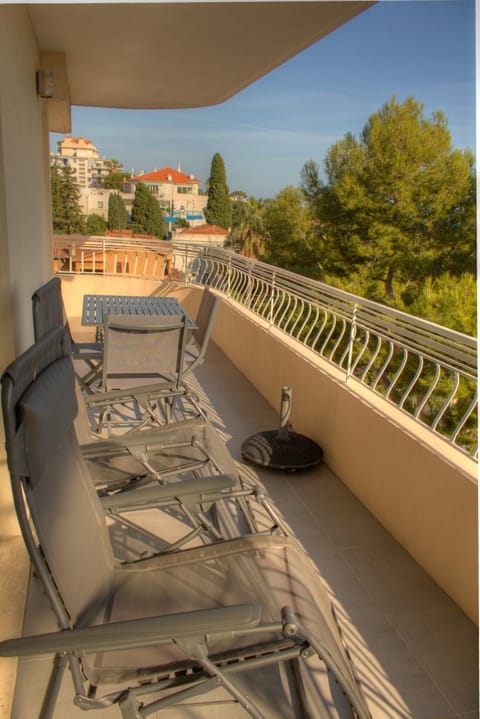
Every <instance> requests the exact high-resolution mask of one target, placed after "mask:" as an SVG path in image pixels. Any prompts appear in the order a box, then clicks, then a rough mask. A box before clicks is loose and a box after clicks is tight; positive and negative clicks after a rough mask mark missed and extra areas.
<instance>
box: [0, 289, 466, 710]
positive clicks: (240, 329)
mask: <svg viewBox="0 0 480 719" xmlns="http://www.w3.org/2000/svg"><path fill="white" fill-rule="evenodd" d="M116 282H122V280H121V279H120V278H114V279H110V280H107V279H104V280H103V281H102V278H87V277H75V278H74V277H64V278H63V292H64V299H65V303H66V306H67V311H68V314H69V317H70V320H71V324H72V328H73V330H74V334H76V335H77V336H78V335H79V334H80V335H81V334H82V333H85V334H84V337H85V338H86V337H87V333H86V330H85V328H82V327H81V325H80V308H81V297H82V295H83V294H84V293H88V292H105V293H109V292H112V293H118V290H117V288H116V286H115V283H116ZM124 282H125V280H123V284H124ZM129 283H131V284H132V287H131V290H132V291H131V294H142V293H146V294H147V293H148V294H150V293H151V292H153V291H154V292H156V293H158V292H161V293H164V294H169V295H171V294H175V295H177V296H178V298H179V299H180V300H181V301H182V303H183V304H184V305H185V307H186V308H187V309H188V310H189V312H191V314H193V315H194V314H195V312H196V309H197V306H198V303H199V298H200V292H201V288H198V287H194V286H188V285H179V286H175V285H173V284H172V283H164V285H160V286H159V285H158V282H156V283H153V282H152V283H151V287H150V286H147V285H148V283H145V281H144V282H143V285H142V287H143V292H142V291H140V289H139V283H140V281H138V286H137V281H135V280H129ZM134 284H135V287H134V286H133V285H134ZM222 299H223V301H222V303H221V307H220V311H219V315H218V316H217V321H216V325H215V329H214V335H213V338H214V342H213V343H212V344H211V345H210V349H209V352H208V355H207V360H206V362H205V364H204V365H203V366H202V367H201V368H200V369H199V370H198V371H197V373H196V387H195V389H196V392H197V393H198V395H199V396H200V398H201V399H202V401H204V402H205V403H206V405H207V407H208V414H209V417H210V419H211V421H212V422H213V424H214V426H215V427H216V429H217V430H218V431H219V432H220V434H221V436H222V437H223V438H224V439H225V442H226V445H227V447H228V449H229V450H230V452H231V453H232V455H233V456H234V458H235V460H236V461H237V462H238V463H239V464H240V465H241V466H242V471H243V472H245V473H249V474H255V475H257V476H258V479H259V480H260V481H261V482H262V483H264V484H265V486H266V488H267V489H268V491H269V492H270V493H271V495H272V497H273V498H274V500H275V501H276V503H277V505H278V507H279V508H280V510H281V511H282V513H283V514H284V516H285V517H286V519H287V521H288V523H289V524H290V526H291V527H292V529H293V530H294V531H295V533H296V534H297V536H298V537H299V539H300V540H301V541H302V543H303V544H304V546H305V547H306V549H307V551H308V552H309V554H310V556H311V558H312V560H313V561H314V563H315V564H316V566H317V568H318V570H319V572H320V574H321V575H322V577H323V579H324V581H325V583H326V586H327V589H328V592H329V594H330V596H331V599H332V602H333V604H334V606H335V608H336V610H337V614H338V616H339V620H340V623H341V626H342V630H343V634H344V638H345V641H346V643H347V645H348V647H349V649H350V651H351V654H352V657H353V660H354V662H355V664H356V667H357V670H358V673H359V676H360V679H361V681H362V684H363V687H364V690H365V694H366V696H367V700H368V704H369V707H370V709H371V712H372V716H373V718H374V719H377V718H378V719H380V717H381V718H383V717H389V718H391V719H396V718H398V719H400V718H402V719H407V718H408V717H412V719H430V718H432V719H433V718H434V717H435V719H453V718H454V717H463V719H473V718H474V717H477V716H478V668H477V667H478V662H477V658H478V640H477V630H476V625H475V623H474V622H473V621H472V619H475V614H476V606H477V605H476V601H477V600H476V588H477V580H476V567H477V560H476V549H477V540H476V484H475V479H474V470H473V464H474V463H473V460H470V459H468V458H466V457H464V456H460V454H459V453H458V451H454V450H452V449H451V448H447V447H446V446H445V443H444V442H443V443H442V441H441V440H439V439H438V440H437V439H435V438H432V437H428V436H427V435H425V434H424V435H422V434H421V433H418V432H417V434H416V435H415V433H414V432H413V431H412V427H410V426H408V423H406V422H404V423H403V426H401V425H402V422H401V421H400V420H399V417H398V416H397V415H396V414H395V412H393V411H391V412H390V414H389V415H388V414H387V413H385V411H384V409H385V408H384V407H382V406H381V402H377V403H375V402H373V401H372V399H371V398H369V397H366V396H364V395H362V392H361V391H360V389H359V388H357V387H353V388H352V387H345V386H343V385H342V384H341V382H340V381H339V379H338V377H336V376H335V373H334V372H333V371H331V372H330V374H329V375H328V373H325V368H324V367H319V366H318V363H314V362H313V361H312V358H311V357H310V356H309V355H308V353H306V352H305V351H304V350H301V349H300V348H299V347H297V346H295V343H293V342H289V341H288V340H287V338H286V337H283V336H282V337H280V336H275V333H274V332H272V329H271V328H267V327H265V326H262V323H261V322H260V321H259V320H258V318H256V317H254V316H253V315H252V313H249V312H248V310H245V309H244V308H242V307H240V306H238V305H237V304H236V303H235V302H232V301H229V300H226V299H225V298H222ZM89 331H90V330H89ZM285 384H289V385H291V386H292V387H293V392H294V397H293V412H292V416H291V421H292V424H293V428H294V430H296V431H298V432H302V433H305V434H307V435H309V436H313V437H314V439H316V440H317V441H318V442H319V443H321V445H322V447H323V449H324V451H325V461H324V463H323V464H322V465H321V466H320V467H317V468H315V469H313V470H310V471H308V472H304V473H297V474H294V475H287V474H285V473H283V472H281V471H274V470H264V469H260V468H258V467H256V466H255V467H253V466H252V465H247V464H245V462H244V461H243V460H242V458H241V453H240V447H241V443H242V442H243V440H244V439H245V438H246V437H247V436H249V435H251V434H253V433H256V432H259V431H262V430H265V429H272V428H273V427H275V426H277V424H278V409H279V408H278V403H279V399H280V388H281V386H282V385H285ZM442 450H444V451H442ZM3 550H4V551H3V554H4V556H5V565H4V566H5V567H7V566H8V563H9V562H10V563H13V564H14V566H17V565H18V563H19V562H20V564H23V566H25V561H24V555H23V551H22V550H21V548H20V547H19V546H18V543H17V544H16V543H15V540H11V541H10V543H9V544H4V545H3ZM6 575H8V573H7V572H4V576H6ZM7 592H8V594H10V595H11V596H13V594H12V592H11V591H9V590H8V588H7V587H5V588H4V594H3V596H4V598H5V597H6V600H7V601H6V603H7V605H8V603H9V602H8V599H9V597H8V594H7ZM19 593H20V594H21V593H22V588H21V586H20V587H19ZM13 602H14V603H15V608H16V610H17V612H16V613H17V615H18V606H19V602H18V598H17V599H13ZM6 612H7V613H6V614H3V613H2V616H4V620H5V621H6V622H7V623H8V624H9V626H10V627H11V629H10V631H11V632H12V631H13V632H15V631H17V630H16V629H15V628H13V629H12V627H14V624H15V621H17V625H18V617H17V620H15V616H14V615H15V612H14V611H13V609H12V608H10V610H8V607H7V609H6ZM467 615H468V616H467ZM45 621H47V623H48V622H51V621H52V617H51V615H50V614H49V612H48V609H47V608H46V606H45V600H44V598H43V597H42V596H40V595H39V594H38V592H37V591H36V587H35V583H33V584H31V586H30V593H29V602H28V605H27V623H28V624H29V626H30V628H31V629H32V628H38V627H42V630H43V628H44V627H45ZM6 634H7V631H6V629H4V630H2V636H6ZM49 666H50V665H49V664H47V663H45V664H43V665H42V664H41V663H39V662H38V661H37V660H36V661H35V662H33V661H28V660H25V661H22V663H21V665H20V671H19V673H18V680H17V688H16V698H15V704H14V709H13V711H12V712H11V714H10V713H8V711H9V710H8V711H7V713H4V715H3V716H5V717H8V716H11V717H18V718H19V717H24V716H34V715H35V714H34V713H32V710H33V709H34V707H35V704H36V702H38V700H39V697H40V691H41V689H42V686H43V681H44V680H45V677H46V676H47V675H48V670H49ZM3 667H4V669H5V671H4V673H3V676H4V679H5V677H8V671H9V667H10V669H11V665H7V662H4V664H3ZM7 681H8V679H7ZM69 681H70V679H69V677H68V676H67V677H66V679H65V681H64V686H63V688H62V693H61V698H60V703H59V705H58V710H57V713H56V715H55V716H56V719H57V718H58V719H63V718H64V717H65V718H67V717H68V719H70V717H73V716H76V714H77V713H78V714H79V715H80V710H79V709H76V708H74V707H73V705H72V704H71V692H70V686H69V683H68V682H69ZM0 694H1V692H0ZM5 696H6V695H5ZM30 702H32V703H33V704H30ZM212 711H213V710H212ZM0 716H2V715H1V711H0ZM103 716H105V719H107V717H110V716H111V717H114V716H117V710H116V709H115V708H111V709H108V710H105V712H104V713H103ZM172 716H178V717H181V716H183V715H182V711H181V710H179V711H178V713H175V714H172ZM212 716H216V715H215V714H213V715H212ZM219 716H220V715H219Z"/></svg>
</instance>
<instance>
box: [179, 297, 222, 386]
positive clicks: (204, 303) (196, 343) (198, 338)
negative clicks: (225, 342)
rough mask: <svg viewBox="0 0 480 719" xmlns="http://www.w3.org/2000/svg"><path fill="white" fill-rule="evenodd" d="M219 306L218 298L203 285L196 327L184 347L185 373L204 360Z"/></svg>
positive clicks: (191, 370)
mask: <svg viewBox="0 0 480 719" xmlns="http://www.w3.org/2000/svg"><path fill="white" fill-rule="evenodd" d="M219 306H220V298H219V297H217V296H216V295H214V294H213V292H211V291H210V290H209V289H208V287H205V289H204V290H203V295H202V300H201V302H200V307H199V308H198V312H197V316H196V318H195V324H196V328H195V329H194V330H193V332H192V339H193V342H190V343H189V344H188V345H187V348H186V364H185V371H184V374H185V375H189V374H190V373H191V372H194V371H195V370H196V369H197V368H198V367H199V366H200V365H201V364H202V363H203V362H204V360H205V353H206V351H207V347H208V343H209V341H210V336H211V334H212V330H213V324H214V322H215V318H216V315H217V312H218V308H219Z"/></svg>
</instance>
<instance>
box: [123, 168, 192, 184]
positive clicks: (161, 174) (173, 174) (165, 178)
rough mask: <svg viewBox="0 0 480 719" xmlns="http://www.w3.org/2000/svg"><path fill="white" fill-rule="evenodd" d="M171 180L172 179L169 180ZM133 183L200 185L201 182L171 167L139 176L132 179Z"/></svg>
mask: <svg viewBox="0 0 480 719" xmlns="http://www.w3.org/2000/svg"><path fill="white" fill-rule="evenodd" d="M169 178H170V179H169ZM130 181H131V182H173V183H174V184H175V185H194V184H197V185H198V184H200V180H197V178H196V177H193V179H192V177H191V176H190V175H186V174H185V173H184V172H179V171H178V170H174V169H173V168H171V167H163V168H162V169H161V170H155V172H148V173H146V174H144V175H137V176H136V177H132V178H131V180H130Z"/></svg>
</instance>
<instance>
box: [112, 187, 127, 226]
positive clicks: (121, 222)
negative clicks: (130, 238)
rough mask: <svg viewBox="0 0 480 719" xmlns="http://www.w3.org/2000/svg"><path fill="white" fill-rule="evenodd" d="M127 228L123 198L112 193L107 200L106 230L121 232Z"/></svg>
mask: <svg viewBox="0 0 480 719" xmlns="http://www.w3.org/2000/svg"><path fill="white" fill-rule="evenodd" d="M126 226H127V209H126V207H125V203H124V201H123V198H122V197H120V195H119V194H118V193H117V192H112V194H111V195H110V197H109V198H108V229H109V230H123V229H124V228H125V227H126Z"/></svg>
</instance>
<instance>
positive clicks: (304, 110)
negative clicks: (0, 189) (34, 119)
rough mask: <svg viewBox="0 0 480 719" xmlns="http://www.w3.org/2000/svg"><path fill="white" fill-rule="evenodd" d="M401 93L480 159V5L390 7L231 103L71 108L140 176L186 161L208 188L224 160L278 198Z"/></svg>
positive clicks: (452, 2) (253, 191)
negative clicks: (479, 16)
mask: <svg viewBox="0 0 480 719" xmlns="http://www.w3.org/2000/svg"><path fill="white" fill-rule="evenodd" d="M246 47H247V46H246ZM392 95H395V96H396V97H397V99H398V100H399V101H403V100H404V99H405V98H406V97H408V96H409V95H412V96H413V97H414V98H415V99H416V100H419V101H420V102H421V103H423V105H424V108H425V109H424V113H425V116H426V117H430V116H431V114H432V112H433V111H435V110H442V111H443V112H444V113H445V115H446V116H447V119H448V126H449V129H450V132H451V135H452V142H453V145H454V146H455V147H458V148H461V149H463V148H465V147H470V148H471V149H475V0H441V1H437V0H426V1H423V0H419V1H411V0H404V1H401V2H397V1H395V0H392V1H384V2H381V3H379V4H377V5H375V6H373V7H371V8H369V9H368V10H366V11H365V12H363V13H362V14H360V15H359V16H357V17H356V18H354V19H353V20H351V21H350V22H349V23H347V24H346V25H345V26H343V27H341V28H339V29H338V30H336V31H335V32H333V33H332V34H331V35H329V36H328V37H326V38H324V39H323V40H321V41H320V42H319V43H317V44H316V45H314V46H312V47H310V48H309V49H307V50H306V51H304V52H303V53H301V54H300V55H298V56H297V57H295V58H293V59H292V60H290V61H289V62H288V63H286V64H285V65H283V66H281V67H279V68H277V69H276V70H274V71H273V72H271V73H269V74H268V75H267V76H265V77H264V78H262V79H260V80H259V81H257V82H256V83H255V84H253V85H251V86H250V87H249V88H246V89H245V90H243V91H242V92H241V93H239V94H238V95H236V96H235V97H233V98H232V99H231V100H229V101H227V102H226V103H223V104H222V105H217V106H215V107H210V108H202V109H198V110H155V111H154V110H148V111H140V110H106V109H98V108H80V107H74V108H73V109H72V134H73V135H74V136H83V137H87V138H89V139H90V140H92V142H93V143H94V144H95V145H96V146H97V148H98V150H99V152H100V154H101V155H103V156H106V157H110V158H111V157H113V158H116V159H118V160H120V161H121V162H122V163H123V164H124V167H125V169H126V170H128V171H130V170H131V169H132V168H133V169H134V171H135V172H136V173H137V172H139V171H140V170H141V169H143V170H145V172H148V171H152V170H153V169H154V167H157V168H160V167H165V166H172V167H175V168H176V167H177V165H178V163H179V162H181V167H182V170H184V171H185V172H188V173H190V172H193V173H194V174H195V175H196V176H197V177H198V178H200V179H201V180H206V179H207V178H208V175H209V172H210V163H211V159H212V156H213V154H214V153H215V152H219V153H220V154H221V155H222V157H223V159H224V161H225V165H226V170H227V179H228V184H229V186H230V189H231V190H244V191H245V192H247V193H248V194H249V195H254V196H256V197H273V196H274V195H275V194H276V193H278V192H279V190H281V189H282V188H283V187H285V186H286V185H289V184H293V185H297V184H298V183H299V181H300V171H301V168H302V166H303V164H304V163H305V162H306V161H307V160H309V159H314V160H315V161H316V162H317V163H318V164H319V165H320V167H322V165H323V159H324V157H325V155H326V153H327V151H328V149H329V147H330V146H331V145H332V144H333V143H334V142H336V141H337V140H340V139H341V138H342V137H343V136H344V135H345V133H347V132H353V133H354V134H355V135H358V134H359V133H360V132H361V130H362V128H363V126H364V124H365V123H366V121H367V120H368V117H369V115H370V114H371V113H373V112H376V111H377V110H379V109H380V107H381V106H382V105H383V104H384V103H385V102H386V101H387V100H389V99H390V98H391V97H392ZM62 137H63V135H58V134H56V133H52V134H51V149H52V150H56V143H57V140H59V139H61V138H62Z"/></svg>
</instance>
